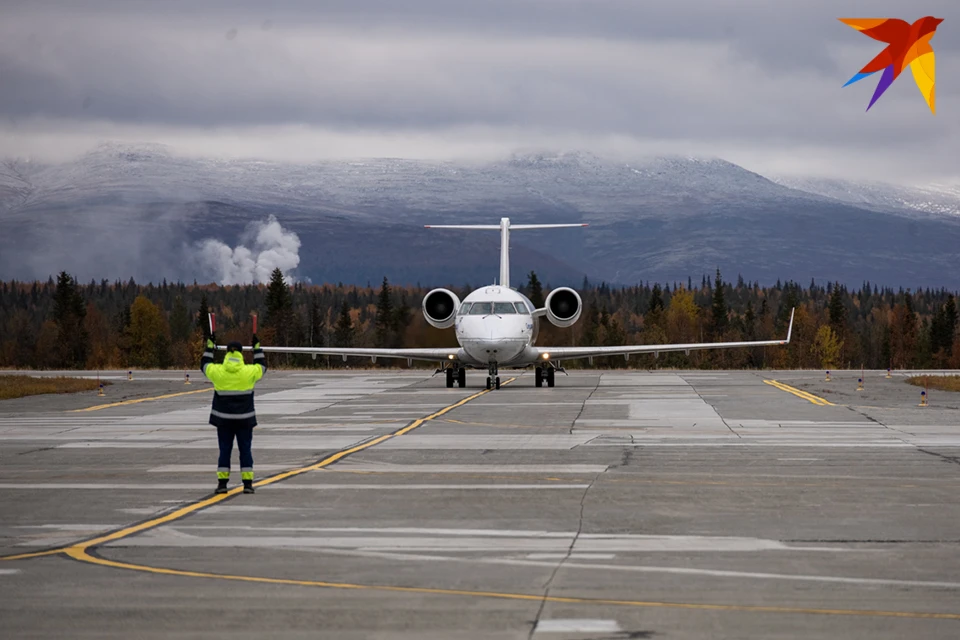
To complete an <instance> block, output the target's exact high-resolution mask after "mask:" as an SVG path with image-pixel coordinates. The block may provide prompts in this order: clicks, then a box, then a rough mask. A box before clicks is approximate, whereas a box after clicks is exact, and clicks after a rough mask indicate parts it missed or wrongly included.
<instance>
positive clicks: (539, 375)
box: [533, 367, 543, 388]
mask: <svg viewBox="0 0 960 640" xmlns="http://www.w3.org/2000/svg"><path fill="white" fill-rule="evenodd" d="M533 384H534V386H536V387H538V388H539V387H542V386H543V368H542V367H537V368H536V369H535V370H534V372H533Z"/></svg>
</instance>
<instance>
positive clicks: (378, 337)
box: [374, 276, 397, 347]
mask: <svg viewBox="0 0 960 640" xmlns="http://www.w3.org/2000/svg"><path fill="white" fill-rule="evenodd" d="M392 296H393V294H392V292H391V291H390V283H389V282H388V281H387V278H386V276H384V278H383V284H382V285H381V286H380V295H379V296H378V298H377V316H376V319H375V321H374V340H375V344H376V346H378V347H389V346H392V344H393V334H394V328H395V327H396V320H397V319H396V317H395V316H394V313H393V300H392V299H391V298H392Z"/></svg>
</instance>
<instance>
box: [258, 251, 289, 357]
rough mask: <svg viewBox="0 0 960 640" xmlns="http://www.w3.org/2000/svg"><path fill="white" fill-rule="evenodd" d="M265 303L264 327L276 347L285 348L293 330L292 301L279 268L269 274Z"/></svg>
mask: <svg viewBox="0 0 960 640" xmlns="http://www.w3.org/2000/svg"><path fill="white" fill-rule="evenodd" d="M265 303H266V307H267V317H266V319H265V320H266V321H265V323H264V325H265V326H266V327H269V328H270V329H271V330H272V331H273V339H274V341H275V343H276V344H277V345H278V346H287V345H288V344H289V341H290V338H291V334H292V330H293V327H292V320H293V317H292V316H293V300H292V298H291V296H290V286H289V285H288V284H287V281H286V279H285V278H284V277H283V271H281V270H280V268H279V267H277V268H275V269H274V270H273V271H272V272H271V273H270V284H268V285H267V297H266V300H265Z"/></svg>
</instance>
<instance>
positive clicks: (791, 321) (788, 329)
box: [784, 307, 797, 344]
mask: <svg viewBox="0 0 960 640" xmlns="http://www.w3.org/2000/svg"><path fill="white" fill-rule="evenodd" d="M796 310H797V308H796V307H794V308H793V309H790V326H789V327H787V340H786V342H785V343H784V344H790V335H791V334H792V333H793V313H794V312H795V311H796Z"/></svg>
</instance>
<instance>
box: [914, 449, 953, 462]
mask: <svg viewBox="0 0 960 640" xmlns="http://www.w3.org/2000/svg"><path fill="white" fill-rule="evenodd" d="M917 451H919V452H920V453H925V454H927V455H928V456H935V457H937V458H940V459H941V460H943V461H944V462H951V463H953V464H960V456H945V455H943V454H942V453H937V452H936V451H929V450H927V449H921V448H919V447H917Z"/></svg>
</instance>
